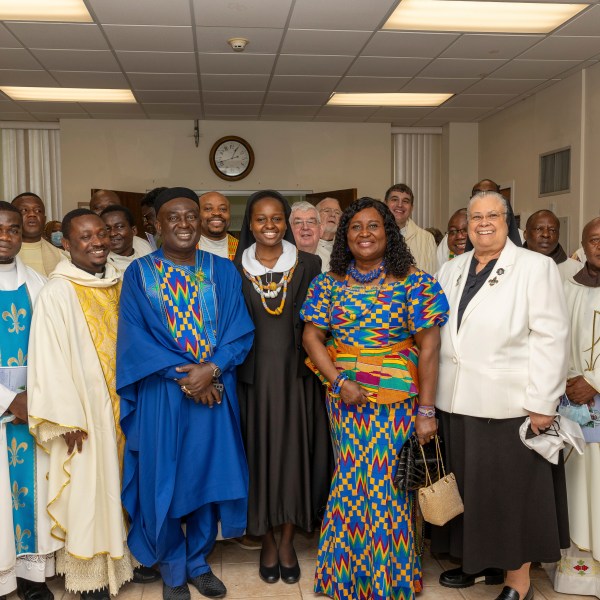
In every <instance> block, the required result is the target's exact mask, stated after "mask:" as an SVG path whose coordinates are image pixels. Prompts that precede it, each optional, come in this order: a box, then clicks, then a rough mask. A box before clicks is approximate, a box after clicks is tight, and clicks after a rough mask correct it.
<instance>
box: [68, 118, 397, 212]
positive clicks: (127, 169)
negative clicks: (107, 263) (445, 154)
mask: <svg viewBox="0 0 600 600" xmlns="http://www.w3.org/2000/svg"><path fill="white" fill-rule="evenodd" d="M60 125H61V153H62V158H61V162H62V170H61V172H62V190H63V214H64V213H66V212H67V211H69V210H71V209H72V208H75V207H76V206H77V202H86V201H88V200H89V197H90V189H91V188H108V189H117V190H125V191H130V192H144V191H146V190H147V189H151V188H153V187H157V186H161V185H166V186H175V185H181V186H186V187H190V188H193V189H197V190H203V189H221V190H257V189H263V188H274V189H278V190H313V191H327V190H335V189H341V188H353V187H356V188H358V194H359V196H368V195H371V196H375V197H380V196H382V194H383V192H384V191H385V190H386V189H387V187H389V185H390V184H391V177H392V167H391V165H392V144H391V129H390V125H389V124H387V123H302V122H298V123H296V122H276V121H273V122H251V121H234V122H227V121H201V122H200V132H201V138H200V146H199V147H198V148H196V147H195V146H194V139H193V122H192V121H149V120H144V121H141V120H91V119H90V120H75V119H72V120H64V121H61V124H60ZM228 134H232V135H237V136H240V137H243V138H244V139H246V140H247V141H248V142H250V144H251V145H252V147H253V149H254V153H255V157H256V162H255V165H254V169H253V171H252V173H250V175H249V176H248V177H247V178H245V179H243V180H241V181H238V182H234V183H229V182H226V181H224V180H222V179H219V178H218V177H217V176H216V175H215V174H214V173H213V171H212V170H211V168H210V165H209V162H208V155H209V151H210V148H211V146H212V145H213V143H214V142H215V141H216V140H217V139H219V138H220V137H223V136H224V135H228Z"/></svg>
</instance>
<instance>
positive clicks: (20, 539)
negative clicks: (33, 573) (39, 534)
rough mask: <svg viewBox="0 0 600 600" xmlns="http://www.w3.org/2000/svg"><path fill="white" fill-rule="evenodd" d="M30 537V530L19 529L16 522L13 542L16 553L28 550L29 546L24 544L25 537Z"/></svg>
mask: <svg viewBox="0 0 600 600" xmlns="http://www.w3.org/2000/svg"><path fill="white" fill-rule="evenodd" d="M30 537H31V531H29V529H21V526H20V525H18V524H17V526H16V527H15V543H16V546H17V554H21V553H22V552H26V551H27V550H29V546H28V545H27V544H25V538H30Z"/></svg>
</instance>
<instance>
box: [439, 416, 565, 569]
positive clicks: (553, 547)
mask: <svg viewBox="0 0 600 600" xmlns="http://www.w3.org/2000/svg"><path fill="white" fill-rule="evenodd" d="M438 412H439V416H440V433H441V435H443V437H444V441H445V448H446V471H447V472H448V471H452V472H453V473H454V474H455V476H456V480H457V483H458V488H459V490H460V494H461V496H462V498H463V502H464V505H465V512H464V514H463V515H460V516H458V517H456V518H455V519H453V520H452V521H450V523H448V524H447V525H445V526H444V527H432V546H431V548H432V551H433V552H434V553H448V554H450V555H451V556H452V557H454V558H458V559H459V560H461V562H462V568H463V570H464V571H465V572H466V573H478V572H479V571H482V570H483V569H486V568H490V567H495V568H500V569H505V570H515V569H518V568H520V567H521V566H522V565H523V564H524V563H527V562H555V561H557V560H559V559H560V549H561V548H568V547H569V545H570V540H569V521H568V512H567V489H566V483H565V471H564V463H563V459H562V455H561V458H560V461H559V464H558V465H556V466H555V465H552V464H551V463H549V462H548V461H547V460H545V459H544V458H542V457H541V456H540V455H539V454H538V453H537V452H534V451H533V450H530V449H529V448H527V447H526V446H525V445H524V444H523V442H522V441H521V439H520V437H519V427H520V426H521V424H522V423H523V421H524V417H518V418H515V419H481V418H477V417H467V416H464V415H457V414H450V413H445V412H443V411H438Z"/></svg>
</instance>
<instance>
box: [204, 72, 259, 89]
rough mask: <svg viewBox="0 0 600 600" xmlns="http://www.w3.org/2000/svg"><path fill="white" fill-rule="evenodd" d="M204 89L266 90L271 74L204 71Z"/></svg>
mask: <svg viewBox="0 0 600 600" xmlns="http://www.w3.org/2000/svg"><path fill="white" fill-rule="evenodd" d="M201 79H202V89H203V90H205V91H206V90H212V91H217V92H219V91H223V92H234V91H240V92H245V91H247V92H255V91H258V92H260V91H264V90H265V89H266V87H267V84H268V83H269V75H213V74H206V73H203V74H202V76H201Z"/></svg>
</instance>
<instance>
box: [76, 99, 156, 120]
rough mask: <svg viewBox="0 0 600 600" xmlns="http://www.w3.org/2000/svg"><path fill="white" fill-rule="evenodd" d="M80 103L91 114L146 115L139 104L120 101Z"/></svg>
mask: <svg viewBox="0 0 600 600" xmlns="http://www.w3.org/2000/svg"><path fill="white" fill-rule="evenodd" d="M80 104H81V106H83V108H85V110H86V111H88V112H89V113H90V114H104V115H130V116H131V117H133V118H135V117H137V116H140V117H143V116H144V111H143V110H142V108H141V107H140V105H139V104H121V103H118V102H81V103H80Z"/></svg>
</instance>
